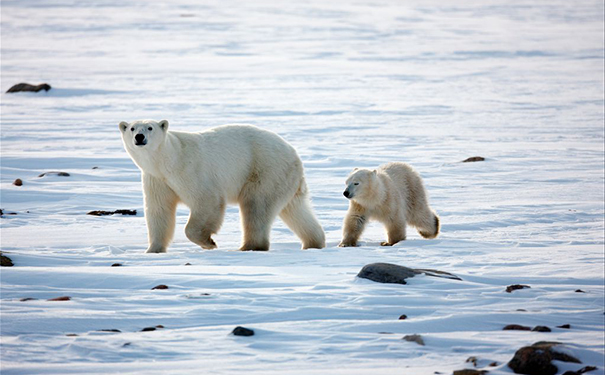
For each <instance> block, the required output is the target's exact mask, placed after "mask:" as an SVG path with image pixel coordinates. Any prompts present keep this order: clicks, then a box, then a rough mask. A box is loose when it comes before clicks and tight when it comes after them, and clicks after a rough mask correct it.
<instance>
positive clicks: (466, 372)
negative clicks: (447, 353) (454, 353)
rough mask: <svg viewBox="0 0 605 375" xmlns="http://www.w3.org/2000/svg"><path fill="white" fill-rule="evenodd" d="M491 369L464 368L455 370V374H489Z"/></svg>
mask: <svg viewBox="0 0 605 375" xmlns="http://www.w3.org/2000/svg"><path fill="white" fill-rule="evenodd" d="M488 372H489V371H487V370H475V369H464V370H455V371H454V375H483V374H487V373H488Z"/></svg>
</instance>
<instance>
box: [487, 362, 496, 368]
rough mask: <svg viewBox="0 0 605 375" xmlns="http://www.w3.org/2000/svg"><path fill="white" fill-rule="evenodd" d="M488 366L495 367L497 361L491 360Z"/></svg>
mask: <svg viewBox="0 0 605 375" xmlns="http://www.w3.org/2000/svg"><path fill="white" fill-rule="evenodd" d="M488 366H489V367H496V366H498V362H492V363H490V364H489V365H488Z"/></svg>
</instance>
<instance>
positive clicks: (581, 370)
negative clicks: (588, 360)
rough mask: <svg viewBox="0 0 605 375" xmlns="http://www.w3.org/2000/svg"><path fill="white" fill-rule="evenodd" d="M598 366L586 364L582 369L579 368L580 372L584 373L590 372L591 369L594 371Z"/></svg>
mask: <svg viewBox="0 0 605 375" xmlns="http://www.w3.org/2000/svg"><path fill="white" fill-rule="evenodd" d="M596 369H597V368H596V367H595V366H586V367H582V368H581V369H579V370H578V373H580V374H583V373H585V372H589V371H594V370H596Z"/></svg>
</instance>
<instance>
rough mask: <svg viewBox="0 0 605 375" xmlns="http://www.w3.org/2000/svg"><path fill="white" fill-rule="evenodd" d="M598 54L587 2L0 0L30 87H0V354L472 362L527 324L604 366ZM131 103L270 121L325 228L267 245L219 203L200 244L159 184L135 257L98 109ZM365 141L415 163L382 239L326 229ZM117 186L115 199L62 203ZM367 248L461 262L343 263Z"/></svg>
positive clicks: (60, 361)
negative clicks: (406, 206) (313, 236)
mask: <svg viewBox="0 0 605 375" xmlns="http://www.w3.org/2000/svg"><path fill="white" fill-rule="evenodd" d="M603 63H604V52H603V2H602V1H574V2H569V1H563V0H554V1H547V2H545V1H534V0H528V1H504V0H496V1H487V0H486V1H470V0H469V1H462V2H460V1H420V0H417V1H414V0H413V1H405V2H403V1H395V0H392V1H386V0H376V1H374V0H370V1H355V2H354V1H348V2H345V1H339V0H336V1H317V0H309V1H305V2H279V3H278V2H275V1H268V0H257V1H252V2H244V1H206V2H204V4H203V5H201V4H200V2H198V1H193V0H175V1H170V2H161V1H142V0H140V1H116V0H107V1H102V0H101V1H81V2H75V1H70V0H53V1H47V0H3V1H2V66H1V68H2V82H1V87H0V88H1V89H2V92H6V90H8V88H10V87H11V86H12V85H13V84H16V83H19V82H28V83H32V84H38V83H42V82H46V83H49V84H50V85H51V86H52V87H53V89H52V90H50V91H49V92H40V93H36V94H34V93H21V94H2V95H1V97H0V98H1V100H2V105H1V110H2V126H1V138H0V140H1V156H2V158H1V204H0V206H1V208H2V209H3V210H5V211H7V212H14V213H17V215H5V216H4V217H2V218H1V219H0V228H1V235H2V239H1V246H2V251H3V252H6V253H7V255H9V256H10V257H11V258H12V259H13V261H14V262H15V264H16V265H15V267H12V268H6V267H3V268H2V269H1V293H2V294H1V300H0V301H1V340H2V341H1V366H2V367H1V369H2V374H7V375H8V374H69V373H81V374H84V373H86V374H91V373H97V374H108V373H129V374H143V373H144V374H161V373H178V374H183V373H191V374H199V373H207V374H233V373H246V374H259V375H260V374H277V373H279V374H327V373H330V374H347V375H350V374H412V375H423V374H427V375H428V374H433V373H435V372H436V371H437V372H440V373H442V374H448V373H451V371H452V370H455V369H461V368H464V367H472V365H471V364H470V363H466V362H465V361H466V359H467V358H468V357H470V356H475V357H477V358H478V359H479V363H478V364H479V366H480V367H482V368H483V367H485V366H487V365H488V364H489V363H491V362H494V361H495V362H497V363H498V366H496V367H490V368H489V370H490V374H496V375H497V374H510V373H512V372H511V370H510V369H508V368H507V367H506V362H507V361H508V360H510V359H511V358H512V356H513V354H514V352H515V351H516V350H517V349H519V348H520V347H522V346H525V345H530V344H532V343H534V342H536V341H540V340H549V341H560V342H563V343H565V344H566V346H567V349H566V350H568V351H569V352H571V353H573V354H574V355H576V356H577V357H579V358H580V359H581V360H582V362H584V363H583V365H571V364H562V363H558V364H557V365H558V366H559V370H560V373H563V372H565V371H566V370H575V369H578V368H580V367H582V366H584V365H595V366H598V370H596V371H594V372H591V373H590V374H597V375H598V374H601V375H602V374H604V370H603V368H604V366H605V363H604V359H605V353H604V352H605V349H604V346H605V345H604V338H603V332H604V326H605V324H604V310H605V306H604V287H603V283H604V274H603V273H604V271H603V270H604V255H603V247H604V198H603V195H604V190H603V189H604V151H603V142H604V131H603V130H604V129H603V121H604V115H603V106H604V100H603V99H604V98H603ZM141 118H152V119H156V120H160V119H164V118H165V119H168V120H169V121H170V122H171V127H172V129H175V130H186V131H197V130H202V129H206V128H209V127H212V126H216V125H221V124H225V123H250V124H255V125H258V126H261V127H263V128H266V129H270V130H273V131H275V132H277V133H279V134H280V135H281V136H283V137H284V138H285V139H286V140H288V141H289V142H290V143H291V144H293V145H294V147H295V148H296V149H297V150H298V152H299V154H300V155H301V158H302V159H303V161H304V163H305V168H306V175H307V181H308V185H309V188H310V190H311V194H312V197H313V204H314V207H315V211H316V214H317V216H318V218H319V220H320V221H321V223H322V225H323V226H324V228H325V230H326V234H327V239H328V247H327V248H326V249H323V250H309V251H301V250H299V247H300V244H299V242H298V239H297V238H296V237H295V236H294V235H293V234H292V233H291V232H290V231H289V230H288V229H287V228H286V227H285V226H284V225H283V224H282V223H281V222H279V221H278V222H276V223H275V226H274V229H273V232H272V248H271V251H269V252H266V253H265V252H262V253H254V252H252V253H249V252H246V253H242V252H238V251H236V249H237V248H238V246H239V242H240V236H241V231H240V227H239V217H238V210H237V208H236V207H231V208H229V210H228V213H227V216H226V219H225V223H224V225H223V227H222V229H221V232H220V233H219V234H218V235H217V236H216V238H215V239H216V241H217V243H218V245H219V249H218V250H214V251H203V250H201V249H199V248H197V247H196V246H195V245H194V244H192V243H190V242H189V241H188V240H187V239H186V237H185V235H184V233H183V228H184V223H185V222H186V219H187V214H188V211H187V209H186V208H185V207H181V208H179V211H178V217H177V230H176V236H175V240H174V243H173V245H172V247H171V248H170V250H169V253H167V254H161V255H148V254H144V253H143V251H144V250H145V248H146V227H145V220H144V217H143V203H142V193H141V186H140V173H139V171H138V169H137V168H136V167H135V165H134V164H133V163H132V162H131V161H130V159H129V158H128V156H127V154H126V152H125V151H124V150H123V148H122V144H121V140H120V136H119V131H118V127H117V124H118V122H119V121H122V120H126V121H131V120H135V119H141ZM475 155H480V156H484V157H485V158H486V159H487V160H486V161H485V162H480V163H460V162H459V161H461V160H463V159H465V158H467V157H470V156H475ZM388 161H405V162H409V163H410V164H412V165H413V166H415V167H416V169H417V170H418V171H419V172H420V173H421V174H422V176H423V177H424V179H425V184H426V186H427V188H428V191H429V194H430V199H431V203H432V206H433V208H434V209H435V210H437V212H438V213H439V214H440V215H441V220H442V223H443V227H442V230H443V232H442V234H441V235H440V236H439V237H438V239H436V240H424V239H422V238H421V237H420V236H419V235H418V234H417V233H416V232H414V231H413V230H410V231H409V235H408V240H407V241H405V242H403V243H400V244H398V245H397V246H394V247H392V248H382V247H380V246H379V243H380V241H382V240H384V233H383V229H382V228H381V226H380V225H378V224H373V225H371V226H370V227H369V228H368V230H367V231H366V233H365V234H364V236H363V241H362V246H360V247H358V248H346V249H342V248H337V247H336V244H337V243H338V242H339V240H340V236H341V223H342V219H343V217H344V215H345V212H346V209H347V202H346V199H344V197H342V195H341V192H342V190H343V188H344V180H345V177H346V176H347V174H348V173H349V171H350V170H351V169H352V168H354V167H375V166H378V165H380V164H382V163H385V162H388ZM93 167H98V168H95V169H93ZM48 171H65V172H68V173H70V174H71V176H70V177H58V176H56V175H54V176H53V175H49V176H45V177H42V178H39V177H37V176H38V175H39V174H41V173H43V172H48ZM16 178H20V179H22V180H23V186H21V187H16V186H14V185H12V182H13V181H14V180H15V179H16ZM116 209H136V210H137V211H138V212H139V214H138V215H137V216H111V217H93V216H87V215H85V213H86V212H87V211H90V210H112V211H113V210H116ZM371 262H391V263H397V264H401V265H405V266H408V267H414V268H436V269H440V270H443V271H447V272H451V273H454V274H456V275H459V276H460V277H462V279H463V281H452V280H445V279H436V278H431V277H425V276H420V277H416V278H414V279H411V280H410V282H409V283H408V285H383V284H377V283H373V282H370V281H367V280H358V279H356V277H355V275H356V274H357V272H358V271H359V270H360V269H361V268H362V267H363V266H364V265H366V264H368V263H371ZM113 263H122V264H123V266H122V267H110V265H111V264H113ZM186 263H190V264H191V265H190V266H185V264H186ZM158 284H165V285H168V286H169V289H167V290H151V288H152V287H154V286H156V285H158ZM511 284H527V285H530V286H531V288H530V289H524V290H517V291H514V292H513V293H506V292H505V291H504V290H505V288H506V286H507V285H511ZM577 289H581V290H582V291H584V292H585V293H579V292H575V291H576V290H577ZM60 296H70V297H72V300H71V301H65V302H50V301H46V299H49V298H55V297H60ZM23 298H36V299H35V300H29V301H21V299H23ZM402 314H405V315H407V316H408V318H407V319H406V320H398V318H399V316H400V315H402ZM507 324H522V325H527V326H531V327H533V326H536V325H546V326H549V327H550V328H552V332H550V333H540V332H520V331H502V327H504V326H505V325H507ZM563 324H570V325H571V329H561V328H556V326H559V325H563ZM156 325H163V326H164V327H165V328H163V329H158V330H156V331H153V332H139V331H140V330H141V329H142V328H145V327H150V326H156ZM237 325H242V326H245V327H248V328H252V329H254V330H255V331H256V335H255V336H253V337H234V336H231V335H229V333H230V332H231V330H233V328H234V327H235V326H237ZM101 329H118V330H120V331H121V333H110V332H100V331H98V330H101ZM67 334H77V336H66V335H67ZM407 334H420V335H422V336H423V338H424V341H425V344H426V345H425V346H419V345H418V344H416V343H413V342H407V341H404V340H402V337H403V336H405V335H407Z"/></svg>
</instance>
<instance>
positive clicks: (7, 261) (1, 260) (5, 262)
mask: <svg viewBox="0 0 605 375" xmlns="http://www.w3.org/2000/svg"><path fill="white" fill-rule="evenodd" d="M14 265H15V264H14V263H13V261H12V260H11V258H9V257H7V256H5V255H2V253H0V266H2V267H12V266H14Z"/></svg>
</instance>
